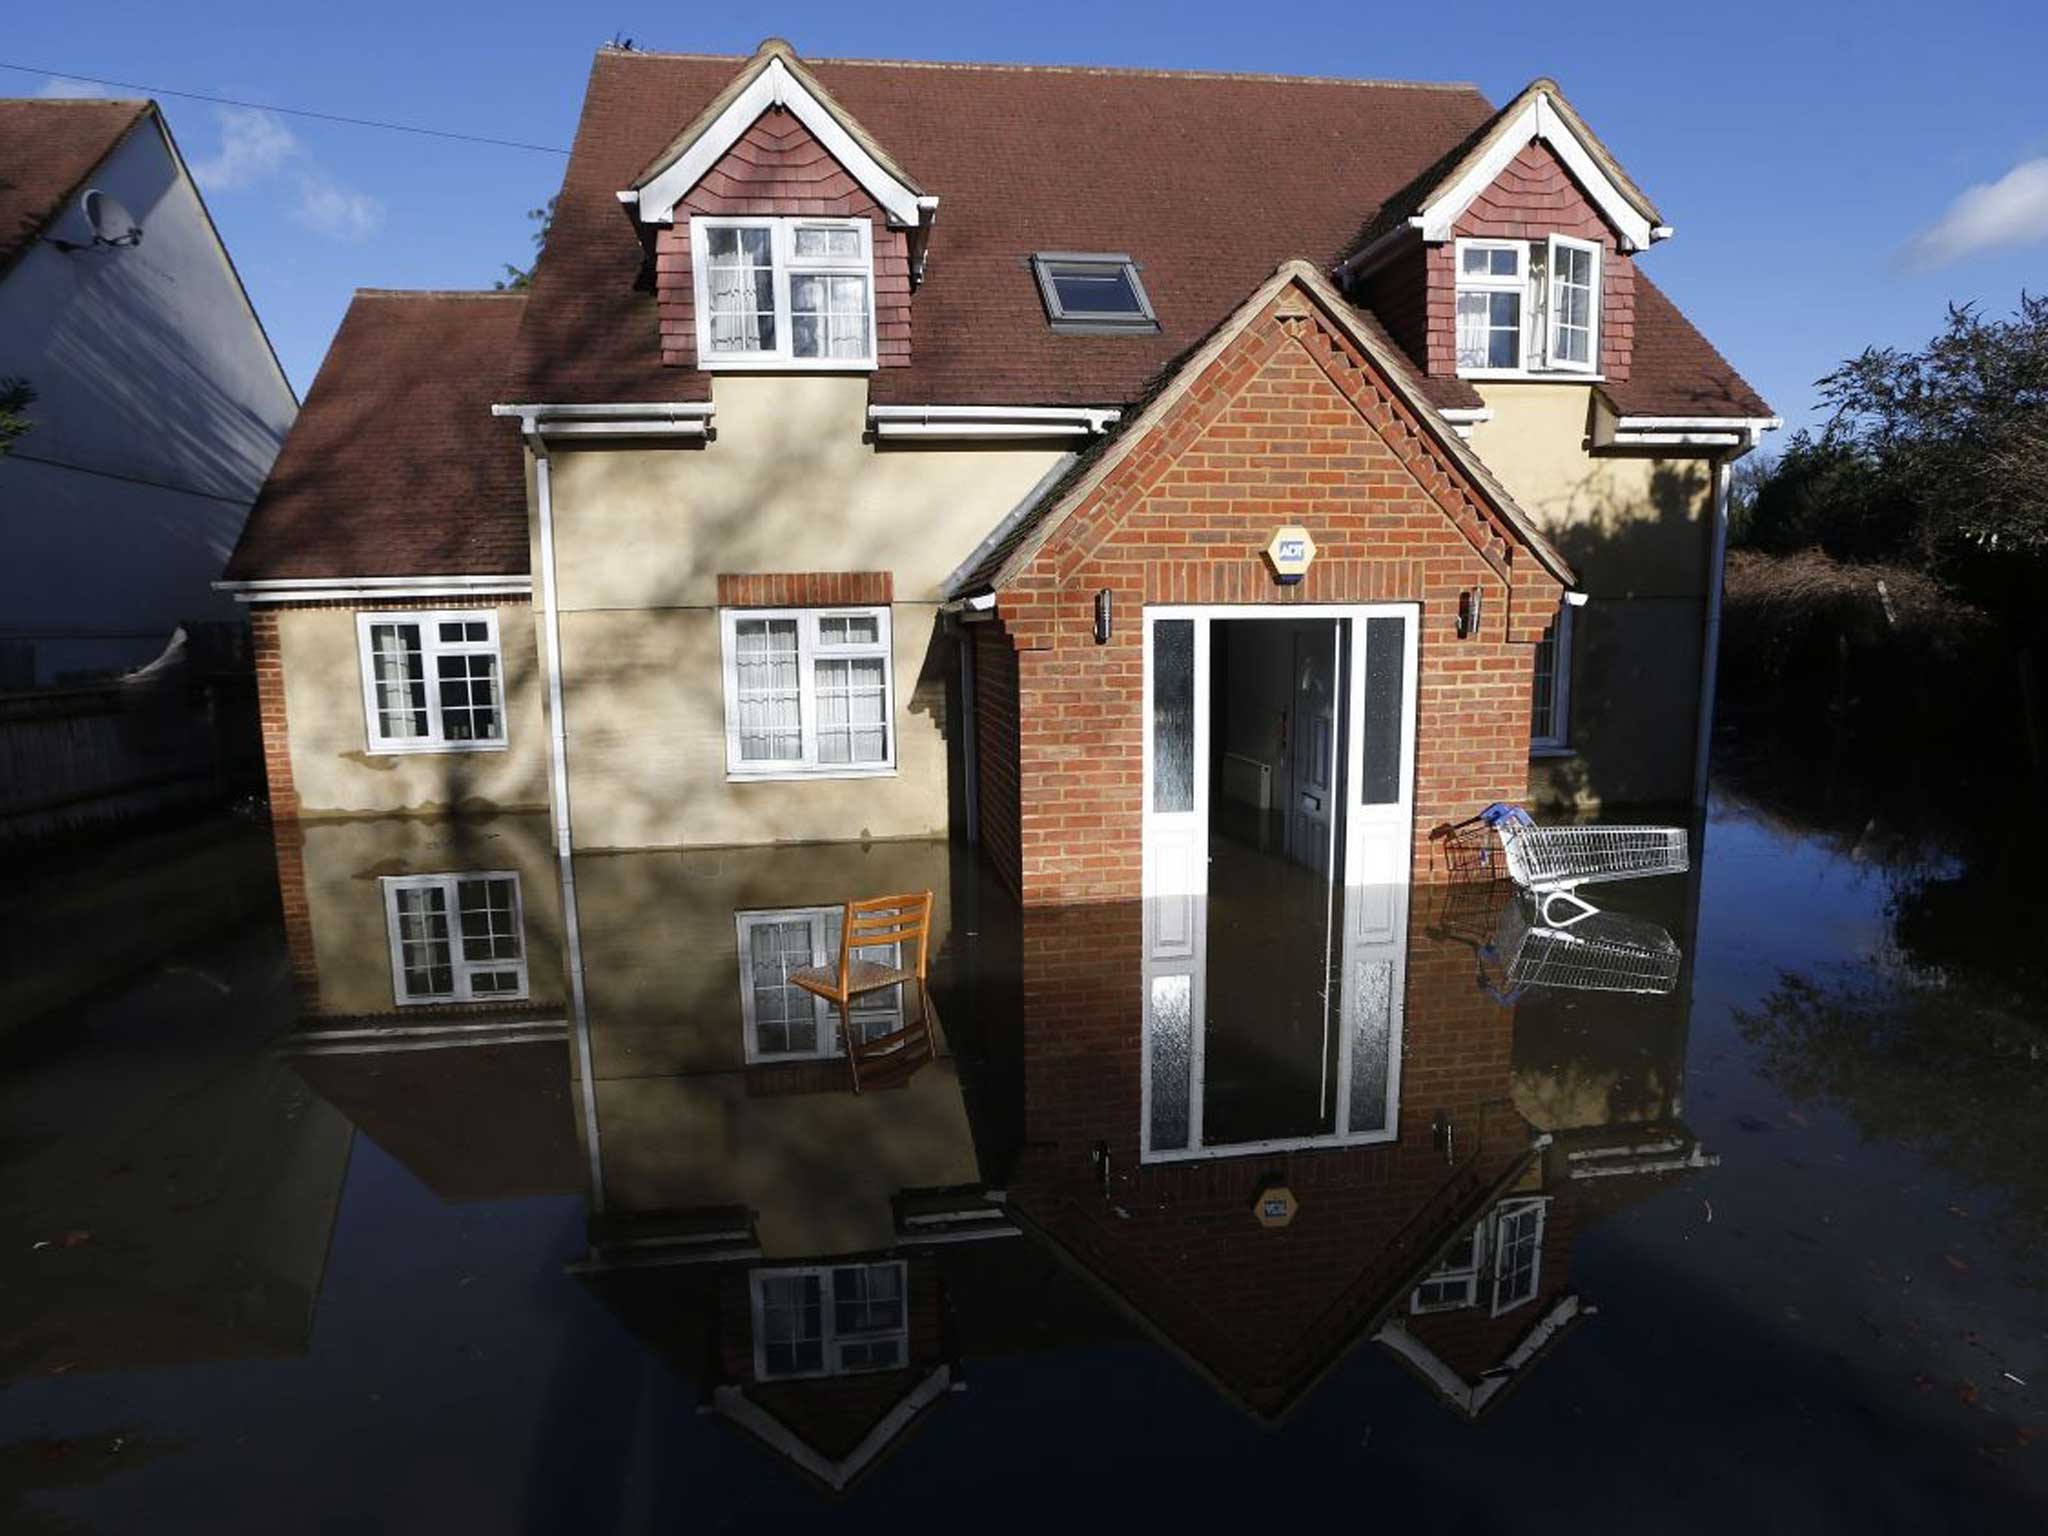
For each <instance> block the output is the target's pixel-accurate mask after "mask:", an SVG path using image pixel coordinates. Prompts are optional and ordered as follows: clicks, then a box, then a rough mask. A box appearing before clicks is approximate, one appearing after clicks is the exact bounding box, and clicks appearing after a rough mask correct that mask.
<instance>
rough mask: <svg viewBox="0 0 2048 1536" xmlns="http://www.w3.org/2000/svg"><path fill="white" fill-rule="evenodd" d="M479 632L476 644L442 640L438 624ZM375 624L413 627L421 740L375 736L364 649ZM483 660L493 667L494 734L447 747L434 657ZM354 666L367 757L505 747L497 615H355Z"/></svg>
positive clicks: (370, 672) (373, 673) (458, 611)
mask: <svg viewBox="0 0 2048 1536" xmlns="http://www.w3.org/2000/svg"><path fill="white" fill-rule="evenodd" d="M479 622H481V623H482V624H483V625H484V626H485V631H484V638H483V639H482V640H461V641H453V640H443V639H441V638H440V627H441V625H443V624H475V623H479ZM380 624H417V625H418V626H419V630H420V662H421V666H422V669H423V673H424V676H425V679H426V685H427V734H426V735H424V736H417V737H406V738H399V739H388V738H386V737H385V736H383V735H382V734H381V729H382V727H381V722H380V719H379V714H378V709H377V669H376V663H375V660H374V659H373V656H372V652H371V647H370V631H371V630H372V629H373V628H374V627H376V626H377V625H380ZM453 655H468V656H481V655H489V656H490V657H491V658H492V659H493V661H494V662H495V663H496V665H495V667H494V668H493V675H494V676H495V677H496V679H497V686H498V734H497V735H496V736H494V737H491V738H488V739H484V738H474V739H471V740H468V741H450V740H448V739H447V737H446V735H445V734H444V733H443V729H442V723H441V687H440V679H439V678H438V677H437V676H436V675H435V666H434V660H435V658H436V657H437V656H453ZM356 665H357V669H358V670H359V671H360V673H361V674H362V687H363V733H364V738H365V742H366V744H367V746H368V748H369V750H370V752H371V753H373V754H375V755H376V756H379V757H382V756H386V755H393V754H398V753H405V752H502V751H504V750H505V748H506V746H507V745H508V743H509V736H510V732H509V730H508V721H507V719H506V705H507V702H508V690H507V689H506V686H505V652H504V647H503V646H502V645H501V644H500V643H499V635H498V615H497V613H496V612H495V611H494V610H492V609H489V608H446V609H423V610H420V611H417V612H396V611H379V610H377V609H366V610H364V611H362V612H359V613H358V614H357V615H356Z"/></svg>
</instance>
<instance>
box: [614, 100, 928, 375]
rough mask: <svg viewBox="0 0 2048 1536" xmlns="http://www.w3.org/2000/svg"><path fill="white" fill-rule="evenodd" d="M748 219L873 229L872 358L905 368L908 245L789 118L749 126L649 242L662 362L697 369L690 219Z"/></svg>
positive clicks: (769, 116)
mask: <svg viewBox="0 0 2048 1536" xmlns="http://www.w3.org/2000/svg"><path fill="white" fill-rule="evenodd" d="M692 215H705V216H709V217H713V218H731V217H739V216H746V215H753V216H757V217H758V216H779V217H801V216H805V215H809V216H812V217H818V218H856V219H867V220H869V221H870V222H871V223H872V224H873V225H874V229H875V233H874V251H875V348H876V361H877V362H878V363H879V365H880V366H881V367H884V368H903V367H908V366H909V363H910V241H909V235H908V232H907V231H905V230H901V229H892V228H890V227H889V221H888V215H887V214H886V213H885V212H884V211H883V209H882V206H881V204H879V203H877V202H876V201H875V200H874V199H873V198H872V197H870V196H869V195H868V193H867V192H866V190H865V189H864V188H863V187H862V186H861V184H860V183H859V182H858V181H856V180H854V178H853V176H852V175H851V173H849V172H848V171H847V169H846V168H845V167H844V166H843V165H841V164H840V163H839V161H838V160H837V159H836V158H834V156H833V154H832V152H831V151H830V150H829V149H827V148H826V147H825V146H824V145H823V144H820V143H819V142H818V141H817V139H816V138H814V137H813V136H812V134H811V131H810V130H809V129H808V128H806V127H805V126H804V125H803V123H802V122H801V121H799V120H798V118H797V117H796V116H795V114H793V113H790V112H784V111H779V110H775V109H771V110H769V111H766V112H763V113H762V114H761V115H760V116H759V117H757V118H755V119H754V122H753V126H751V127H750V128H748V129H747V131H746V132H745V133H743V134H741V135H740V137H739V139H738V140H737V141H735V142H734V144H733V146H732V148H731V149H729V150H727V151H726V153H725V155H724V156H723V157H722V158H721V159H720V160H719V161H718V163H717V164H716V165H714V166H712V167H711V169H710V170H708V171H706V172H705V173H704V176H703V179H702V180H700V181H699V182H698V183H697V185H696V186H694V187H692V188H691V189H690V190H689V193H688V194H687V195H686V196H685V197H684V198H683V200H682V201H681V202H679V203H677V204H676V209H675V223H673V224H666V225H662V226H661V227H660V228H659V229H658V230H657V232H656V235H655V281H654V289H655V298H656V300H657V302H658V305H659V308H660V314H661V360H662V362H663V363H664V364H666V365H668V366H669V367H672V368H694V367H696V366H697V318H696V297H695V293H694V291H693V289H692V285H691V273H690V218H691V216H692Z"/></svg>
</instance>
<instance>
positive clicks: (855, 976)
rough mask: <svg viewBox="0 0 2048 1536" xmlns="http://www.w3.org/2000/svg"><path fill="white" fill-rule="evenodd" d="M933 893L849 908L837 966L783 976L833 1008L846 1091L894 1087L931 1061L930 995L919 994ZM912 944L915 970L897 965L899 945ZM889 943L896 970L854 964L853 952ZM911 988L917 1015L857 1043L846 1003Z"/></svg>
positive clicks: (875, 899)
mask: <svg viewBox="0 0 2048 1536" xmlns="http://www.w3.org/2000/svg"><path fill="white" fill-rule="evenodd" d="M931 931H932V893H931V892H930V891H920V892H918V893H916V894H914V895H903V896H873V897H869V898H868V899H867V900H865V901H849V902H848V903H847V904H846V914H845V917H844V918H843V920H842V921H841V922H840V925H839V962H838V964H836V965H812V966H806V967H804V968H803V969H802V970H800V971H792V972H790V976H789V979H790V981H791V982H792V983H794V984H795V985H796V986H799V987H802V988H803V989H804V990H805V991H806V992H809V993H811V994H812V995H813V996H816V997H822V998H824V999H825V1000H826V1001H827V1002H830V1003H836V1004H838V1006H839V1029H840V1038H841V1039H843V1040H844V1041H845V1042H846V1062H847V1067H848V1069H849V1070H850V1071H851V1072H852V1074H853V1091H854V1092H855V1093H859V1092H860V1091H861V1087H862V1083H863V1079H864V1078H865V1080H866V1082H867V1085H868V1086H870V1087H884V1086H889V1085H891V1084H894V1083H897V1082H901V1081H902V1080H903V1079H905V1078H907V1077H909V1076H910V1075H911V1074H912V1073H913V1072H915V1071H916V1070H917V1069H918V1068H919V1067H921V1066H923V1065H924V1064H925V1063H926V1062H928V1061H930V1060H931V1059H932V1056H933V1054H934V1053H933V1048H932V1004H931V994H930V993H929V992H928V991H927V990H926V989H925V968H926V962H927V961H928V960H929V958H930V956H931ZM913 942H914V943H915V944H916V945H917V963H916V965H915V966H911V965H906V964H904V963H902V962H903V951H902V949H901V947H900V946H902V945H905V944H910V943H913ZM888 944H895V945H897V946H899V948H898V949H897V952H896V953H897V961H898V963H897V964H895V965H882V964H880V963H878V962H876V961H873V960H865V959H861V958H859V957H858V956H857V955H856V953H855V951H857V950H862V949H877V948H880V947H882V946H884V945H888ZM913 984H914V985H915V986H916V987H917V1015H916V1017H915V1018H911V1017H909V1016H908V1010H905V1013H906V1017H905V1019H904V1022H903V1025H902V1027H901V1028H899V1029H896V1030H893V1031H891V1032H890V1033H889V1034H886V1035H883V1036H881V1037H880V1038H879V1039H875V1040H861V1039H858V1038H857V1037H856V1036H855V1035H854V1032H853V1000H854V999H855V998H856V997H859V996H861V995H862V994H863V993H868V992H879V991H881V990H882V989H883V988H884V987H903V988H905V989H906V992H907V990H908V988H909V987H911V986H912V985H913Z"/></svg>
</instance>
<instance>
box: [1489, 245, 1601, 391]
mask: <svg viewBox="0 0 2048 1536" xmlns="http://www.w3.org/2000/svg"><path fill="white" fill-rule="evenodd" d="M1539 244H1540V245H1541V246H1542V247H1543V255H1544V266H1543V274H1542V278H1541V280H1540V281H1539V280H1538V277H1537V274H1536V264H1535V261H1534V260H1533V258H1534V256H1535V254H1536V250H1535V248H1536V247H1537V246H1538V245H1539ZM1451 245H1452V254H1451V262H1452V268H1451V275H1452V280H1453V281H1452V297H1451V328H1452V329H1451V347H1452V352H1453V357H1454V358H1455V355H1456V350H1457V345H1458V341H1457V323H1458V316H1457V309H1458V296H1459V295H1461V294H1466V293H1519V294H1520V295H1521V296H1522V325H1521V358H1520V360H1519V361H1518V362H1517V363H1516V364H1515V366H1514V367H1512V368H1468V367H1466V366H1464V365H1463V364H1458V365H1457V371H1458V377H1459V378H1461V379H1545V378H1557V377H1559V376H1569V377H1570V378H1572V379H1574V380H1582V381H1584V382H1587V383H1599V382H1601V381H1602V380H1603V379H1604V378H1605V375H1604V374H1602V373H1601V371H1600V324H1601V316H1600V296H1601V276H1600V272H1601V267H1600V261H1601V256H1602V255H1603V252H1604V248H1603V247H1602V246H1600V245H1599V244H1598V243H1597V242H1595V241H1591V240H1580V239H1577V238H1575V237H1573V236H1570V235H1551V236H1550V237H1549V238H1548V239H1547V240H1545V241H1534V240H1502V239H1498V238H1495V237H1491V236H1488V237H1483V238H1482V237H1478V236H1462V235H1461V236H1459V237H1458V238H1457V239H1455V240H1453V241H1452V243H1451ZM1560 247H1568V248H1570V249H1573V250H1584V251H1589V252H1591V253H1592V257H1593V312H1592V315H1591V317H1590V318H1591V321H1592V333H1593V334H1592V346H1591V348H1590V353H1589V357H1590V360H1589V361H1587V362H1584V363H1575V362H1557V361H1554V353H1555V350H1556V346H1555V335H1556V331H1555V320H1554V316H1553V307H1552V285H1553V283H1554V281H1555V273H1556V271H1557V261H1556V253H1557V251H1558V249H1559V248H1560ZM1468 250H1488V251H1498V250H1512V251H1515V252H1517V253H1518V254H1517V265H1518V267H1519V271H1520V275H1519V276H1517V277H1513V278H1507V277H1492V276H1487V277H1470V278H1468V277H1467V276H1465V252H1466V251H1468Z"/></svg>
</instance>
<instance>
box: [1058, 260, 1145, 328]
mask: <svg viewBox="0 0 2048 1536" xmlns="http://www.w3.org/2000/svg"><path fill="white" fill-rule="evenodd" d="M1062 267H1121V268H1122V269H1123V274H1124V279H1125V280H1126V281H1127V282H1128V283H1129V284H1130V285H1131V296H1132V297H1133V298H1135V299H1136V300H1137V301H1138V312H1137V313H1136V314H1128V313H1126V312H1124V311H1123V310H1085V309H1068V308H1067V307H1066V305H1065V304H1064V303H1063V302H1061V299H1060V294H1059V288H1058V287H1057V285H1056V284H1055V283H1054V277H1055V276H1056V269H1058V268H1062ZM1031 270H1032V273H1033V274H1034V275H1035V276H1036V277H1037V279H1038V292H1039V295H1040V297H1042V298H1043V299H1044V300H1045V312H1046V315H1047V317H1048V318H1050V319H1051V321H1052V325H1053V329H1054V330H1060V331H1156V330H1158V329H1159V317H1158V316H1157V315H1155V314H1153V312H1152V297H1151V295H1150V294H1148V293H1146V292H1145V284H1144V281H1143V280H1142V279H1141V278H1140V277H1139V276H1138V264H1137V262H1136V261H1134V260H1132V259H1131V257H1130V255H1129V254H1128V253H1127V252H1123V251H1037V252H1034V253H1033V254H1032V257H1031Z"/></svg>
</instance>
